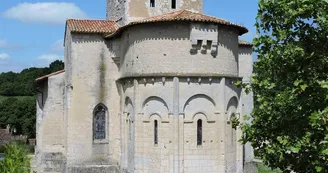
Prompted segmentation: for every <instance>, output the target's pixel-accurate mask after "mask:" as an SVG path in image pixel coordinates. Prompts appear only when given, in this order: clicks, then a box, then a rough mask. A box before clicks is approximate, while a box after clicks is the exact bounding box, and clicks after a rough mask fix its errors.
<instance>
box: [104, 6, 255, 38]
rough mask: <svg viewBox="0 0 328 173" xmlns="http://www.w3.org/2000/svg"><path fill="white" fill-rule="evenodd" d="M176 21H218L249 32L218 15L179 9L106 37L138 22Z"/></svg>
mask: <svg viewBox="0 0 328 173" xmlns="http://www.w3.org/2000/svg"><path fill="white" fill-rule="evenodd" d="M174 21H189V22H205V23H216V24H220V25H226V26H232V27H235V28H237V29H238V31H239V35H242V34H245V33H247V32H248V29H247V28H246V27H244V26H242V25H238V24H234V23H231V22H229V21H227V20H223V19H219V18H216V17H212V16H208V15H204V14H201V13H195V12H191V11H188V10H178V11H174V12H170V13H167V14H163V15H159V16H154V17H150V18H146V19H142V20H137V21H133V22H131V23H129V24H128V25H125V26H123V27H121V28H119V29H118V30H117V31H116V32H113V33H110V34H108V35H107V36H106V37H107V38H108V37H112V36H114V35H116V34H118V33H119V32H120V31H121V30H124V29H125V28H127V27H129V26H132V25H136V24H143V23H156V22H174Z"/></svg>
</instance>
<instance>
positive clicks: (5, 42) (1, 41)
mask: <svg viewBox="0 0 328 173" xmlns="http://www.w3.org/2000/svg"><path fill="white" fill-rule="evenodd" d="M6 45H7V41H6V40H0V48H4V47H6Z"/></svg>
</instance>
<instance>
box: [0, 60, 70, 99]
mask: <svg viewBox="0 0 328 173" xmlns="http://www.w3.org/2000/svg"><path fill="white" fill-rule="evenodd" d="M62 69H64V63H63V62H62V61H59V60H57V61H54V62H52V63H51V64H50V65H49V68H48V67H46V68H35V67H33V68H27V69H24V70H23V71H21V72H20V73H14V72H7V73H1V74H0V95H2V96H32V95H34V94H35V82H34V80H35V79H36V78H38V77H40V76H44V75H47V74H49V73H52V72H55V71H58V70H62Z"/></svg>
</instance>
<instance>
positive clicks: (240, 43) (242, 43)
mask: <svg viewBox="0 0 328 173" xmlns="http://www.w3.org/2000/svg"><path fill="white" fill-rule="evenodd" d="M239 46H247V47H253V43H250V42H247V41H244V40H239Z"/></svg>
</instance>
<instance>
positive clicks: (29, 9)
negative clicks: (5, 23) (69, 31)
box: [2, 2, 87, 24]
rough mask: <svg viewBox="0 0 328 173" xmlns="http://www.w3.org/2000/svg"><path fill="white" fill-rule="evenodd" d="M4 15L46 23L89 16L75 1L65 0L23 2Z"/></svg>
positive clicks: (60, 22) (30, 21)
mask: <svg viewBox="0 0 328 173" xmlns="http://www.w3.org/2000/svg"><path fill="white" fill-rule="evenodd" d="M2 15H3V16H4V17H6V18H9V19H15V20H19V21H22V22H27V23H46V24H64V23H65V21H66V19H68V18H87V15H86V14H85V13H84V12H83V11H82V10H81V9H80V8H79V7H77V6H76V5H75V4H74V3H65V2H38V3H21V4H18V5H17V6H14V7H12V8H10V9H8V10H7V11H5V12H4V13H3V14H2Z"/></svg>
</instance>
